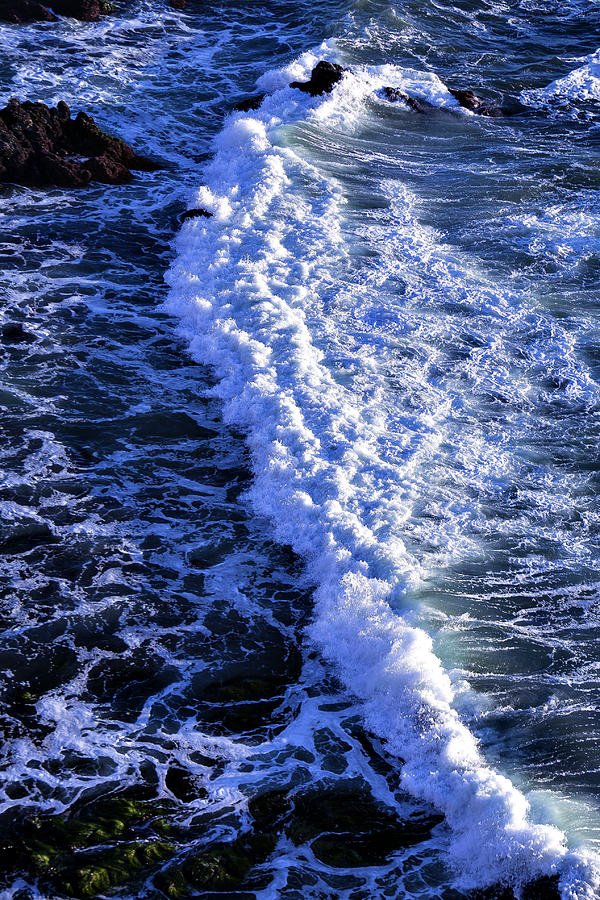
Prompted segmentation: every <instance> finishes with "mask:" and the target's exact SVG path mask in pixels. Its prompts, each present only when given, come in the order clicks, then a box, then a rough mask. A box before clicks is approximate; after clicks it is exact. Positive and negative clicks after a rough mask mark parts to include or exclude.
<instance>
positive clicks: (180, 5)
mask: <svg viewBox="0 0 600 900" xmlns="http://www.w3.org/2000/svg"><path fill="white" fill-rule="evenodd" d="M169 6H170V7H171V9H178V10H180V11H181V10H184V9H187V0H169Z"/></svg>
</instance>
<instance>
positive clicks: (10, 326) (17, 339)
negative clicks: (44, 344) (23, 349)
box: [0, 322, 35, 344]
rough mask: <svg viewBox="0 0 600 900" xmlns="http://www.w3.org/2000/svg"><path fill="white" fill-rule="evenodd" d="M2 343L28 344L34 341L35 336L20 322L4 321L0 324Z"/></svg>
mask: <svg viewBox="0 0 600 900" xmlns="http://www.w3.org/2000/svg"><path fill="white" fill-rule="evenodd" d="M0 339H1V340H2V343H3V344H25V343H27V344H29V343H31V341H35V337H34V336H33V335H32V334H30V333H29V332H28V331H25V329H24V328H23V325H22V324H21V322H6V324H4V325H3V326H2V334H1V338H0Z"/></svg>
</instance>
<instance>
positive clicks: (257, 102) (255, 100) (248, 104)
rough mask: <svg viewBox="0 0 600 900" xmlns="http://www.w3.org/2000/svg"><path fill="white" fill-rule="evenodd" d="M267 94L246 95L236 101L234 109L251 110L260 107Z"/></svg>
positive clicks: (236, 110)
mask: <svg viewBox="0 0 600 900" xmlns="http://www.w3.org/2000/svg"><path fill="white" fill-rule="evenodd" d="M265 96H266V95H265V94H257V95H256V96H255V97H245V98H244V99H243V100H238V102H237V103H234V105H233V109H234V110H235V112H250V110H253V109H259V108H260V106H261V104H262V102H263V100H264V99H265Z"/></svg>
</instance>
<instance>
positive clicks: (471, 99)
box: [448, 88, 509, 119]
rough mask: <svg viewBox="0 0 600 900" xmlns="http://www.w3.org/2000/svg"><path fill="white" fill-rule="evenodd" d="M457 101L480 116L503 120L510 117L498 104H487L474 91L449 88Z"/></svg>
mask: <svg viewBox="0 0 600 900" xmlns="http://www.w3.org/2000/svg"><path fill="white" fill-rule="evenodd" d="M448 90H449V91H450V93H451V94H452V96H453V97H454V99H455V100H458V102H459V103H460V105H461V106H462V107H463V108H464V109H468V110H470V111H471V112H474V113H476V115H478V116H488V117H490V118H494V119H497V118H501V117H502V116H506V115H509V112H508V110H507V109H505V108H504V107H502V106H498V105H497V104H496V103H486V101H485V100H482V99H481V97H478V96H477V94H475V93H474V92H473V91H468V90H461V89H454V88H448Z"/></svg>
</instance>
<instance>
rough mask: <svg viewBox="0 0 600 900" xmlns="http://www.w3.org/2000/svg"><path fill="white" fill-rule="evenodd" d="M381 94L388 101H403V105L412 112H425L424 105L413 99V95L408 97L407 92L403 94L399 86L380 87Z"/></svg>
mask: <svg viewBox="0 0 600 900" xmlns="http://www.w3.org/2000/svg"><path fill="white" fill-rule="evenodd" d="M381 94H382V96H383V98H384V99H385V100H389V102H390V103H404V104H405V106H408V107H409V108H410V109H412V110H414V112H418V113H424V112H425V107H424V106H423V105H422V104H421V103H419V101H418V100H415V99H414V97H409V96H408V94H405V93H404V91H401V90H400V88H394V87H384V88H382V91H381Z"/></svg>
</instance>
